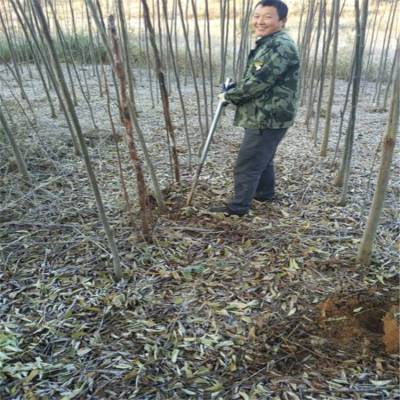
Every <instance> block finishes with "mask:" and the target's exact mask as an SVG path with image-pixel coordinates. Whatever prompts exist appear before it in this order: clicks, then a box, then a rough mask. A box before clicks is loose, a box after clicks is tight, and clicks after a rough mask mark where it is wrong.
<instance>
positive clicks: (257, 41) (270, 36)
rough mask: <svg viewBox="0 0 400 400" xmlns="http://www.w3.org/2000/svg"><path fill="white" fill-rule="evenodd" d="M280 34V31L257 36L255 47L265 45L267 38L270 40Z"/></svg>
mask: <svg viewBox="0 0 400 400" xmlns="http://www.w3.org/2000/svg"><path fill="white" fill-rule="evenodd" d="M281 32H282V30H279V31H276V32H274V33H271V34H270V35H267V36H259V37H257V38H256V47H257V46H259V45H260V44H262V43H265V42H266V41H267V40H268V39H269V38H272V37H274V36H277V35H279V34H280V33H281Z"/></svg>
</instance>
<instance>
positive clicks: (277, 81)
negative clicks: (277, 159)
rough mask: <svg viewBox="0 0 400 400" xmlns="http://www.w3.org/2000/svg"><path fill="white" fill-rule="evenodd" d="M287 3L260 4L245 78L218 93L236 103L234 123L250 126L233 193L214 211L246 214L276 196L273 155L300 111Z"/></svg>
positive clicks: (296, 58)
mask: <svg viewBox="0 0 400 400" xmlns="http://www.w3.org/2000/svg"><path fill="white" fill-rule="evenodd" d="M287 14H288V7H287V6H286V4H285V3H284V2H282V1H280V0H263V1H260V2H258V3H257V5H256V7H255V10H254V14H253V19H252V24H253V27H254V30H255V34H256V36H257V39H256V46H255V48H254V49H253V50H251V52H250V54H249V56H248V60H247V66H246V70H245V72H244V75H243V78H242V79H241V80H240V81H239V82H238V83H237V85H236V86H235V87H233V88H230V89H228V90H227V91H226V92H224V93H222V94H220V95H219V98H220V100H224V101H227V102H229V103H232V104H234V105H236V106H237V109H236V115H235V121H234V123H235V125H236V126H241V127H243V128H244V130H245V134H244V138H243V142H242V144H241V147H240V150H239V154H238V158H237V161H236V165H235V169H234V197H233V198H232V199H231V201H230V202H229V203H228V204H227V205H226V206H220V207H211V208H210V209H209V211H211V212H223V213H224V214H226V215H239V216H242V215H244V214H246V213H247V212H248V211H249V209H250V206H251V202H252V200H253V198H254V199H255V200H258V201H271V200H273V199H274V196H275V192H274V185H275V177H274V166H273V159H274V156H275V152H276V149H277V147H278V144H279V142H280V141H281V140H282V138H283V136H284V135H285V133H286V131H287V129H288V128H289V127H290V126H291V125H292V124H293V120H294V117H295V113H296V101H297V81H298V71H299V56H298V52H297V48H296V45H295V43H294V42H293V40H292V39H291V38H290V37H289V36H288V35H287V33H285V32H283V31H282V29H283V28H284V26H285V23H286V19H287Z"/></svg>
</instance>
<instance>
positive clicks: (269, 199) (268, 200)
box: [254, 196, 279, 203]
mask: <svg viewBox="0 0 400 400" xmlns="http://www.w3.org/2000/svg"><path fill="white" fill-rule="evenodd" d="M254 200H257V201H260V202H261V203H268V202H269V203H271V202H273V201H278V200H279V197H277V196H271V197H258V196H254Z"/></svg>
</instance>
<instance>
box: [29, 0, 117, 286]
mask: <svg viewBox="0 0 400 400" xmlns="http://www.w3.org/2000/svg"><path fill="white" fill-rule="evenodd" d="M32 2H33V5H34V8H35V11H36V13H37V16H38V18H39V21H40V24H41V26H42V29H43V34H44V37H45V40H46V42H47V45H48V48H49V50H50V54H51V57H52V58H53V64H54V67H55V70H56V74H57V78H58V81H59V84H60V86H61V90H62V92H63V95H64V98H65V101H66V104H67V108H68V112H69V113H70V115H71V118H72V121H73V124H74V127H75V131H76V133H77V136H78V140H79V144H80V147H81V150H82V155H83V159H84V161H85V166H86V170H87V173H88V176H89V181H90V183H91V186H92V189H93V193H94V196H95V199H96V203H97V209H98V211H99V217H100V220H101V222H102V224H103V227H104V231H105V233H106V236H107V239H108V244H109V246H110V249H111V253H112V256H113V266H114V276H115V279H117V280H120V279H121V278H122V269H121V264H120V259H119V254H118V250H117V246H116V244H115V241H114V237H113V233H112V231H111V228H110V225H109V223H108V219H107V216H106V213H105V210H104V205H103V200H102V198H101V194H100V190H99V187H98V185H97V180H96V176H95V174H94V171H93V168H92V163H91V161H90V157H89V153H88V150H87V147H86V142H85V138H84V136H83V133H82V130H81V126H80V123H79V120H78V117H77V115H76V112H75V108H74V104H73V101H72V98H71V95H70V93H69V90H68V87H67V84H66V81H65V78H64V74H63V72H62V69H61V66H60V63H59V60H58V56H57V53H56V49H55V46H54V43H53V41H52V39H51V36H50V32H49V28H48V25H47V22H46V18H45V16H44V14H43V10H42V7H41V5H40V0H32Z"/></svg>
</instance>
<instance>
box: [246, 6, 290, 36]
mask: <svg viewBox="0 0 400 400" xmlns="http://www.w3.org/2000/svg"><path fill="white" fill-rule="evenodd" d="M285 22H286V20H280V19H279V15H278V10H277V9H276V8H275V7H272V6H265V7H263V6H262V5H261V4H260V5H258V6H257V7H256V8H255V10H254V14H253V27H254V31H255V34H256V36H268V35H271V34H272V33H275V32H278V31H280V30H281V29H282V28H283V27H284V25H285Z"/></svg>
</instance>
